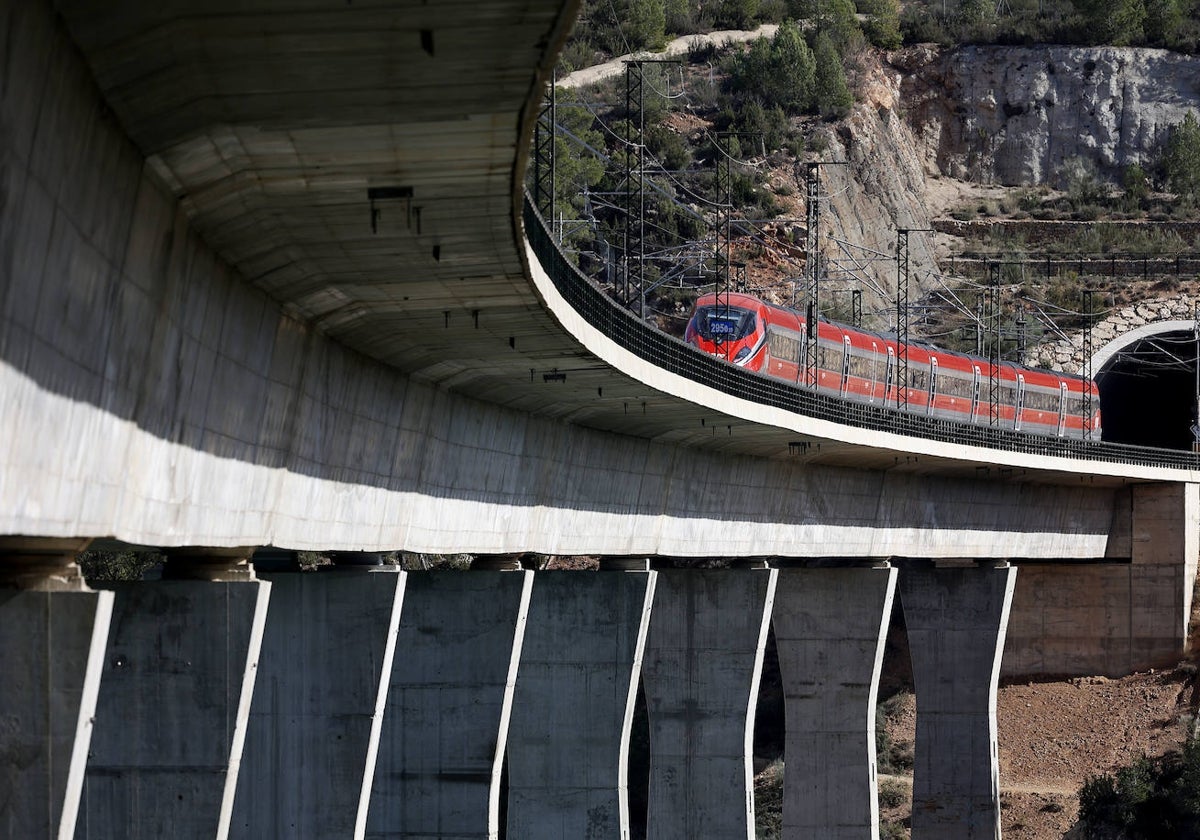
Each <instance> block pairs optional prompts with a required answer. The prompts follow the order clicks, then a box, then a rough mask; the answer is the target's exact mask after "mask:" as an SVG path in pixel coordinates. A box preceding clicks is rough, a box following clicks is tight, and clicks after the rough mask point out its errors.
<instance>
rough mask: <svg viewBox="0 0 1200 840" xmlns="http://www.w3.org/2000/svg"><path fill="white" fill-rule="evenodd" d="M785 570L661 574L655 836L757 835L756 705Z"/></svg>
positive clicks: (649, 701) (654, 693) (650, 831)
mask: <svg viewBox="0 0 1200 840" xmlns="http://www.w3.org/2000/svg"><path fill="white" fill-rule="evenodd" d="M776 575H777V572H776V571H775V570H774V569H744V570H741V569H739V570H728V569H717V570H707V571H704V570H699V569H675V570H663V571H660V572H658V580H657V582H656V583H655V586H654V605H653V609H652V611H651V614H650V633H649V636H648V637H647V639H646V651H645V655H644V657H643V659H642V682H643V686H644V689H645V692H646V711H647V715H648V717H649V723H650V789H649V803H648V814H647V828H646V834H647V836H648V837H654V838H659V840H691V838H696V837H704V838H709V840H723V838H742V840H746V839H747V838H753V837H754V808H753V795H754V787H753V764H752V762H753V758H754V756H753V747H754V712H755V708H756V706H757V703H758V681H759V676H760V674H761V671H762V658H763V648H764V647H765V645H766V640H767V629H768V627H769V626H770V620H771V606H772V603H773V602H774V596H775V577H776Z"/></svg>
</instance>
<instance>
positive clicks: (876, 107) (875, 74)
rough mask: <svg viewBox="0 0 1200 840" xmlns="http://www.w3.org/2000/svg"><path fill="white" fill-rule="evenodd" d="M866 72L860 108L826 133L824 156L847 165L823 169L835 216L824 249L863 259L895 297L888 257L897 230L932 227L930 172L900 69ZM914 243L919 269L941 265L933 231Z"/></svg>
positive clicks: (827, 222) (826, 226)
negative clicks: (908, 111)
mask: <svg viewBox="0 0 1200 840" xmlns="http://www.w3.org/2000/svg"><path fill="white" fill-rule="evenodd" d="M862 73H863V78H862V79H861V87H860V94H859V100H858V102H857V104H856V105H855V106H854V108H853V110H852V111H851V112H850V114H849V115H848V116H847V117H846V118H845V119H844V120H842V121H841V122H839V123H838V124H837V126H836V130H830V128H829V127H827V126H825V127H823V132H824V133H823V134H822V135H819V136H822V137H823V139H824V141H825V142H827V143H828V149H827V151H826V152H825V154H824V155H822V158H823V159H824V160H827V161H837V162H840V163H844V164H845V165H844V166H826V167H822V171H821V178H822V182H823V185H822V190H821V192H822V194H823V195H828V196H829V202H828V204H827V205H825V206H824V207H822V213H826V214H828V218H825V219H822V223H821V228H822V233H823V237H822V238H823V240H824V241H823V242H822V246H821V250H822V252H823V253H824V254H826V255H827V256H829V257H834V258H840V259H841V262H842V264H843V265H848V264H850V263H851V262H853V261H855V260H857V261H860V262H861V268H860V272H861V273H864V274H870V275H871V276H873V277H874V278H875V280H876V281H877V283H878V284H879V286H880V287H881V288H882V289H883V290H885V291H886V292H887V294H888V295H889V296H890V295H892V294H893V293H894V291H895V283H896V268H895V264H894V263H891V262H889V261H888V260H887V259H886V258H884V256H885V255H888V254H892V253H894V252H895V247H896V231H897V229H898V228H908V229H920V228H929V227H930V226H931V224H930V217H929V212H928V209H927V204H926V200H925V195H926V173H925V169H924V167H923V162H922V155H921V154H920V151H919V149H920V145H919V143H918V139H917V138H915V137H914V136H913V132H912V129H911V128H910V126H909V124H908V123H907V122H906V121H905V120H904V119H903V118H902V117H901V113H902V110H903V109H902V106H901V100H900V84H901V76H900V74H899V73H897V72H896V71H895V69H894V68H890V67H887V66H884V65H880V64H875V65H872V66H868V67H865V68H864V69H863V70H862ZM831 237H832V239H831ZM836 240H842V242H845V243H852V245H850V246H847V245H844V244H842V243H841V242H838V241H836ZM909 246H910V261H911V263H912V265H913V266H914V267H917V266H926V267H928V266H932V265H933V264H934V257H933V253H932V250H931V242H930V240H929V239H928V238H927V237H924V236H920V235H914V236H912V237H910V240H909ZM880 303H881V304H882V303H884V301H880ZM868 306H870V304H868Z"/></svg>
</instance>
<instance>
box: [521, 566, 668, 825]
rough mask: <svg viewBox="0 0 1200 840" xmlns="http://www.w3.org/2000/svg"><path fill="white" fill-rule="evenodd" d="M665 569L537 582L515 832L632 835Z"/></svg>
mask: <svg viewBox="0 0 1200 840" xmlns="http://www.w3.org/2000/svg"><path fill="white" fill-rule="evenodd" d="M657 574H658V573H657V572H638V571H632V572H622V571H604V572H544V573H542V574H540V575H538V577H537V580H536V581H535V583H534V587H533V595H532V598H531V600H530V608H529V621H528V625H527V629H526V633H525V641H524V645H523V647H522V653H521V668H520V671H519V673H518V674H517V684H516V692H515V695H514V698H513V713H512V722H511V726H510V730H509V738H508V771H509V798H508V836H509V837H521V838H527V840H558V838H562V837H587V838H589V840H592V838H594V840H608V838H613V840H622V838H627V837H628V836H629V806H628V791H627V781H628V780H627V771H626V767H627V763H628V757H629V737H630V728H631V723H632V718H633V709H634V702H635V698H636V694H637V685H638V672H639V670H640V668H641V660H642V652H643V650H644V648H645V641H646V633H647V629H648V625H649V621H650V607H651V603H652V600H653V598H654V587H655V581H656V577H657Z"/></svg>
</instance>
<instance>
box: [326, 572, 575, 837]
mask: <svg viewBox="0 0 1200 840" xmlns="http://www.w3.org/2000/svg"><path fill="white" fill-rule="evenodd" d="M533 581H534V573H533V572H530V571H519V570H514V571H475V570H472V571H470V572H459V571H426V572H413V573H411V574H410V575H409V577H408V591H407V593H406V595H405V603H404V610H403V613H402V615H401V619H400V624H399V628H398V631H397V641H396V656H395V658H394V660H393V663H392V666H391V670H390V672H389V674H388V685H387V687H386V691H387V701H386V706H385V709H386V712H385V714H384V717H383V727H382V733H381V737H380V739H379V750H378V758H377V760H376V763H375V767H374V783H373V786H372V787H371V788H370V790H369V791H364V794H369V806H368V810H367V813H366V814H365V815H363V814H360V819H364V818H365V819H364V823H363V824H365V827H366V837H367V838H371V840H384V838H396V840H399V838H415V837H423V838H454V840H468V838H479V840H489V838H495V837H497V836H498V833H499V831H500V782H501V772H502V770H503V762H504V751H505V744H506V741H507V737H508V725H509V718H510V715H511V713H512V700H513V691H514V687H515V683H516V680H517V665H518V663H519V662H520V660H521V651H522V642H523V640H524V636H525V632H526V621H527V618H528V613H529V600H530V596H531V594H532V591H533ZM560 643H562V644H564V645H566V646H570V645H571V644H573V642H572V640H571V639H570V638H566V639H560ZM528 702H531V703H532V704H533V708H531V709H530V712H531V713H533V714H534V715H536V714H537V712H538V710H539V709H544V708H548V707H550V706H553V705H555V704H556V703H558V702H559V698H558V697H556V696H555V694H553V693H551V694H547V695H545V696H543V697H538V698H530V699H529V700H528ZM363 804H364V805H368V801H367V799H366V797H365V796H364V803H363ZM314 836H316V835H314ZM346 836H349V835H346ZM354 836H361V835H357V834H356V835H354ZM509 836H510V837H513V836H517V837H531V836H533V835H529V834H517V835H513V834H510V835H509ZM564 836H570V835H564Z"/></svg>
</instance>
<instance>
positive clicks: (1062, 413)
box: [1058, 382, 1067, 437]
mask: <svg viewBox="0 0 1200 840" xmlns="http://www.w3.org/2000/svg"><path fill="white" fill-rule="evenodd" d="M1066 433H1067V383H1066V382H1059V383H1058V436H1059V437H1062V436H1063V435H1065V434H1066Z"/></svg>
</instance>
